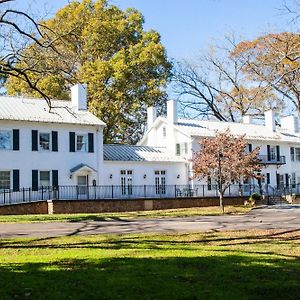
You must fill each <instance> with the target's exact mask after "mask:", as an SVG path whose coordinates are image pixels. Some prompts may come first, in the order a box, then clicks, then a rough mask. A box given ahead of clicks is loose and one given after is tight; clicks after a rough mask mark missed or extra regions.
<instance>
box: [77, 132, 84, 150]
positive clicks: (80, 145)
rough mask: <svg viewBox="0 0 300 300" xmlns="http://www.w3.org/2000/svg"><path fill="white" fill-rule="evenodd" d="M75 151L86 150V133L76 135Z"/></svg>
mask: <svg viewBox="0 0 300 300" xmlns="http://www.w3.org/2000/svg"><path fill="white" fill-rule="evenodd" d="M76 151H82V152H87V135H86V134H85V135H84V134H77V135H76Z"/></svg>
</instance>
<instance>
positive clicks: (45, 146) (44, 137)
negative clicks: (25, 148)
mask: <svg viewBox="0 0 300 300" xmlns="http://www.w3.org/2000/svg"><path fill="white" fill-rule="evenodd" d="M40 149H42V150H49V149H50V134H49V133H40Z"/></svg>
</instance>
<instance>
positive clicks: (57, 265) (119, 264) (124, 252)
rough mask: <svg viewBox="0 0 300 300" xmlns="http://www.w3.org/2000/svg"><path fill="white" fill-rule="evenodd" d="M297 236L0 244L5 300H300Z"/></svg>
mask: <svg viewBox="0 0 300 300" xmlns="http://www.w3.org/2000/svg"><path fill="white" fill-rule="evenodd" d="M299 237H300V231H299V230H294V231H285V232H283V231H258V232H255V231H249V232H221V233H197V234H176V235H175V234H174V235H152V234H143V235H121V236H119V235H101V236H99V235H98V236H72V237H60V238H45V239H7V240H0V278H1V284H0V295H1V300H8V299H222V300H224V299H225V300H226V299H230V300H232V299H264V300H265V299H300V281H299V278H300V260H299V257H300V242H299Z"/></svg>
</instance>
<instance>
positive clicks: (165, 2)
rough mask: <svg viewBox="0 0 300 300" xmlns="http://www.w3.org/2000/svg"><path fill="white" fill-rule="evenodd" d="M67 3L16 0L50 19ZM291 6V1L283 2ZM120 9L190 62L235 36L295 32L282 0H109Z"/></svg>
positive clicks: (172, 52) (60, 0) (169, 50)
mask: <svg viewBox="0 0 300 300" xmlns="http://www.w3.org/2000/svg"><path fill="white" fill-rule="evenodd" d="M68 2H69V1H68V0H51V1H46V0H16V2H15V3H16V4H15V5H16V6H18V7H21V8H24V9H27V10H28V9H29V11H34V12H35V13H36V14H39V15H47V16H51V14H54V13H55V12H56V11H57V10H58V9H60V8H62V7H64V6H65V5H66V4H67V3H68ZM286 2H287V4H289V5H291V4H292V3H293V0H286ZM110 3H111V4H114V5H117V6H118V7H120V8H121V9H126V8H129V7H134V8H136V9H138V10H139V11H140V12H141V13H142V14H143V16H144V18H145V29H147V30H148V29H154V30H156V31H158V32H159V33H160V35H161V38H162V43H163V44H164V45H165V47H166V49H167V53H168V56H169V57H170V58H175V59H187V60H191V59H194V58H196V57H197V55H198V54H199V52H201V51H205V50H206V49H207V48H208V47H209V45H211V44H214V43H217V44H219V45H220V44H222V43H223V42H224V36H226V35H228V34H231V33H235V35H236V36H238V37H239V38H243V39H253V38H255V37H257V36H259V35H262V34H264V33H267V32H278V31H283V30H295V26H296V25H295V24H294V23H293V22H291V19H292V16H291V15H286V14H283V12H282V10H281V8H283V3H284V0H111V1H110Z"/></svg>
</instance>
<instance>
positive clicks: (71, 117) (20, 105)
mask: <svg viewBox="0 0 300 300" xmlns="http://www.w3.org/2000/svg"><path fill="white" fill-rule="evenodd" d="M51 105H52V108H51V111H49V107H48V104H47V102H46V101H45V100H44V99H28V98H21V97H19V98H18V97H0V120H13V121H29V122H45V123H65V124H81V125H102V126H104V125H105V123H104V122H102V121H101V120H100V119H98V118H97V117H96V116H94V115H93V114H92V113H90V112H88V111H83V110H76V109H74V108H72V104H71V101H63V100H52V101H51Z"/></svg>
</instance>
